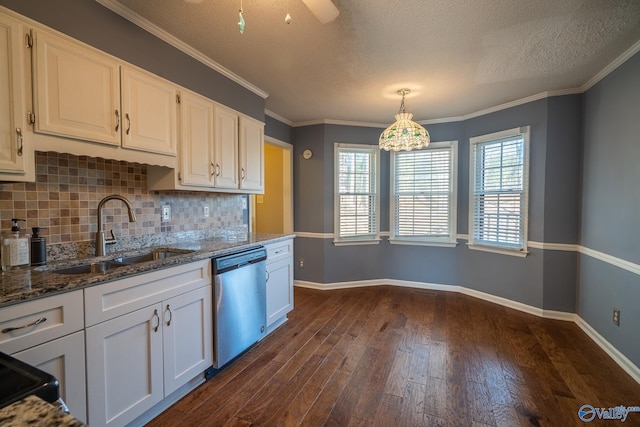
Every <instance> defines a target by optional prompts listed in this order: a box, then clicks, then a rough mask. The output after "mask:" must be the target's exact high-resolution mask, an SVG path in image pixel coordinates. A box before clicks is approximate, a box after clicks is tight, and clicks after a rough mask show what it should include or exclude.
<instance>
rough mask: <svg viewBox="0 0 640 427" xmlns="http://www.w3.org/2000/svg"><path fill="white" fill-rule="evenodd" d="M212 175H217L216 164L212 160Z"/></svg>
mask: <svg viewBox="0 0 640 427" xmlns="http://www.w3.org/2000/svg"><path fill="white" fill-rule="evenodd" d="M211 176H216V165H215V164H214V163H213V162H211Z"/></svg>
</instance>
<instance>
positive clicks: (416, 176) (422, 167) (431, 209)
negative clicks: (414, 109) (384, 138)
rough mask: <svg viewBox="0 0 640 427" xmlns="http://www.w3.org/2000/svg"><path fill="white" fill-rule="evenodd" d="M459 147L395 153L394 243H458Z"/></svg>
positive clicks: (445, 144) (434, 145) (443, 145)
mask: <svg viewBox="0 0 640 427" xmlns="http://www.w3.org/2000/svg"><path fill="white" fill-rule="evenodd" d="M456 146H457V144H456V143H455V142H440V143H431V145H430V146H429V148H427V149H423V150H413V151H407V152H404V151H401V152H395V153H392V197H393V200H392V212H391V215H392V217H391V218H392V223H393V227H392V236H391V238H392V239H396V240H413V241H424V242H430V241H431V242H455V239H456V236H455V217H456V216H455V206H456V167H455V166H456V159H457V154H456V149H455V148H456Z"/></svg>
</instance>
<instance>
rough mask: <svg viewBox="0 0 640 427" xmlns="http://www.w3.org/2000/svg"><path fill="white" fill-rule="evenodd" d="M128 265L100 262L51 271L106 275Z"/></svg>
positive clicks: (115, 262)
mask: <svg viewBox="0 0 640 427" xmlns="http://www.w3.org/2000/svg"><path fill="white" fill-rule="evenodd" d="M126 265H128V264H124V263H121V262H118V261H115V260H113V261H100V262H92V263H91V264H80V265H74V266H73V267H67V268H60V269H57V270H53V272H54V273H57V274H87V273H102V274H104V273H106V272H107V271H109V270H113V269H114V268H119V267H124V266H126Z"/></svg>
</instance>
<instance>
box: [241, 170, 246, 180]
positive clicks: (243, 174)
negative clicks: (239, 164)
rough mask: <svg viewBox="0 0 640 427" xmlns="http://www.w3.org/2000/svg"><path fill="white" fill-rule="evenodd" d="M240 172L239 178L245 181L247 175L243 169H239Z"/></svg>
mask: <svg viewBox="0 0 640 427" xmlns="http://www.w3.org/2000/svg"><path fill="white" fill-rule="evenodd" d="M240 171H241V173H240V176H241V177H242V179H245V178H246V177H247V174H246V173H245V171H244V168H242V169H240Z"/></svg>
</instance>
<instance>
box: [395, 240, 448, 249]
mask: <svg viewBox="0 0 640 427" xmlns="http://www.w3.org/2000/svg"><path fill="white" fill-rule="evenodd" d="M389 243H391V244H392V245H409V246H436V247H441V248H455V247H456V246H458V242H430V241H425V240H403V239H389Z"/></svg>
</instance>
